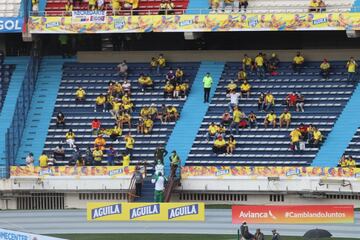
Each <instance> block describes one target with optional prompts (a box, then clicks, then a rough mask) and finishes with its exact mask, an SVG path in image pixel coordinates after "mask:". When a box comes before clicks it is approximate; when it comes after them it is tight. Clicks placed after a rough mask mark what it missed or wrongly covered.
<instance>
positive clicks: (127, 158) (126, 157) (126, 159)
mask: <svg viewBox="0 0 360 240" xmlns="http://www.w3.org/2000/svg"><path fill="white" fill-rule="evenodd" d="M129 165H130V155H124V156H123V167H127V166H129Z"/></svg>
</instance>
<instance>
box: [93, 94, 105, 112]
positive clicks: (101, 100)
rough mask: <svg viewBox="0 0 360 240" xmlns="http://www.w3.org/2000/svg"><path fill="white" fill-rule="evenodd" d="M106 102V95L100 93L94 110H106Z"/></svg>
mask: <svg viewBox="0 0 360 240" xmlns="http://www.w3.org/2000/svg"><path fill="white" fill-rule="evenodd" d="M105 104H106V97H105V96H104V95H103V94H100V95H99V96H97V97H96V99H95V107H94V112H97V111H100V112H105Z"/></svg>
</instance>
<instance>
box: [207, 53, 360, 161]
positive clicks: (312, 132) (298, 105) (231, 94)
mask: <svg viewBox="0 0 360 240" xmlns="http://www.w3.org/2000/svg"><path fill="white" fill-rule="evenodd" d="M304 61H305V58H304V57H303V56H302V55H301V53H300V52H297V53H296V55H295V56H294V58H293V61H292V69H293V72H294V73H295V74H299V73H301V70H302V68H303V65H304ZM279 63H280V60H279V58H278V57H277V55H276V54H275V53H273V54H272V55H271V57H270V59H267V58H266V55H265V54H264V53H259V54H258V55H257V56H256V57H255V58H254V60H253V59H252V58H251V57H249V56H248V55H246V54H245V55H244V58H243V59H242V67H241V69H240V70H239V72H238V73H237V79H235V80H231V81H230V83H229V84H228V85H227V88H226V93H227V94H226V96H227V97H228V98H229V99H230V102H229V105H228V110H226V111H225V112H224V114H223V115H222V118H221V123H220V124H215V123H211V124H210V125H209V127H208V132H207V134H206V139H207V141H210V140H215V141H214V142H213V152H214V153H216V154H223V153H227V154H232V153H233V151H234V149H235V145H236V140H235V138H234V135H233V134H234V133H235V132H234V130H236V135H238V134H239V128H258V120H257V116H256V114H255V113H254V111H251V112H250V113H249V114H248V115H246V114H245V112H243V111H242V110H241V109H240V107H239V101H240V99H241V98H244V97H245V98H250V95H251V88H252V87H251V85H250V83H249V80H248V79H247V76H248V74H249V73H252V72H253V73H256V75H257V77H258V78H259V79H263V78H265V76H266V74H267V73H268V74H269V75H271V76H276V75H278V72H277V69H278V65H279ZM319 68H320V73H319V74H320V75H321V76H322V77H323V78H324V79H327V78H328V77H329V75H330V70H331V66H330V63H329V62H328V61H327V59H324V61H323V62H322V63H321V64H320V66H319ZM346 68H347V70H348V74H349V75H348V78H349V79H350V80H353V77H354V72H356V68H357V63H356V61H355V60H354V58H352V57H351V58H350V60H349V61H348V62H347V64H346ZM282 105H284V110H283V112H282V113H281V114H280V116H279V117H278V116H277V114H276V113H275V111H274V107H275V97H274V95H273V94H272V93H271V92H270V91H267V92H266V93H263V92H261V93H260V95H259V97H258V101H257V110H258V111H259V112H266V113H267V114H266V115H265V118H264V122H263V124H264V128H267V127H268V126H269V125H270V126H272V127H273V128H276V127H277V125H278V124H279V127H280V128H283V127H286V128H289V127H290V124H291V119H292V115H291V112H290V111H292V110H293V111H296V112H304V111H305V109H304V105H305V98H304V96H303V95H302V94H301V92H290V93H289V94H288V95H287V96H286V97H285V99H283V100H282ZM226 133H229V134H230V136H229V138H228V140H227V141H226V140H225V138H226ZM289 136H290V140H291V143H290V149H291V150H293V151H301V150H304V149H305V143H306V144H308V145H309V146H313V147H318V146H319V144H320V143H321V142H322V141H323V135H322V133H321V132H320V130H319V129H318V128H317V127H316V126H313V125H311V124H310V125H306V124H303V123H301V124H300V126H299V127H297V128H295V129H294V130H292V131H291V133H290V135H289Z"/></svg>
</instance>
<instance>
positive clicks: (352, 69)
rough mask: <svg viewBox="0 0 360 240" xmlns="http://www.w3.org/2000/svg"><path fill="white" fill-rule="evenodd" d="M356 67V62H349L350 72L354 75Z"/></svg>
mask: <svg viewBox="0 0 360 240" xmlns="http://www.w3.org/2000/svg"><path fill="white" fill-rule="evenodd" d="M356 66H357V64H356V62H355V61H348V62H347V68H348V72H350V73H354V72H355V70H356Z"/></svg>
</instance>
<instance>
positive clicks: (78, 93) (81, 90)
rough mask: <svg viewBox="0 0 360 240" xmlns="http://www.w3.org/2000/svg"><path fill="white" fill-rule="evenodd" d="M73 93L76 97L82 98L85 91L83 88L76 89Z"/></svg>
mask: <svg viewBox="0 0 360 240" xmlns="http://www.w3.org/2000/svg"><path fill="white" fill-rule="evenodd" d="M75 94H76V96H77V97H78V98H83V97H85V94H86V92H85V90H84V89H78V90H77V91H76V93H75Z"/></svg>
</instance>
